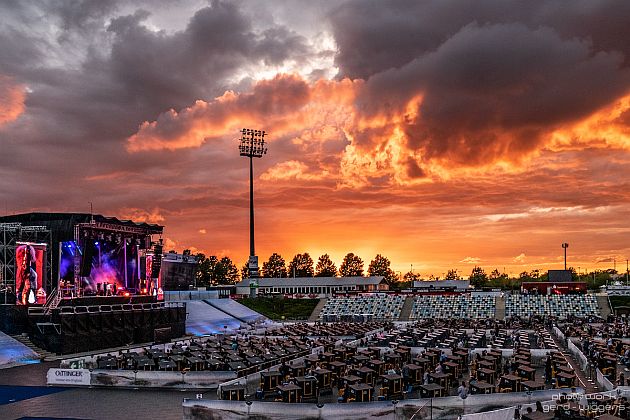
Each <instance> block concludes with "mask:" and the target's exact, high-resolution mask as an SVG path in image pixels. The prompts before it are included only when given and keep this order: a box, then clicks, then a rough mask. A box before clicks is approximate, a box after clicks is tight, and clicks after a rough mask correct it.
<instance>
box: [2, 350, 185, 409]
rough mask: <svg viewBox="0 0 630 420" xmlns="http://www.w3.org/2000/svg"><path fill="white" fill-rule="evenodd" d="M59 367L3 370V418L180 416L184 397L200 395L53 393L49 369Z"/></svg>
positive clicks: (97, 391)
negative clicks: (50, 386)
mask: <svg viewBox="0 0 630 420" xmlns="http://www.w3.org/2000/svg"><path fill="white" fill-rule="evenodd" d="M56 366H58V362H56V363H41V364H34V365H26V366H19V367H13V368H10V369H0V419H2V420H11V419H20V418H26V417H29V418H63V419H94V420H97V419H115V420H125V419H133V420H140V419H147V418H149V419H181V418H182V413H183V411H182V406H181V403H182V399H183V398H195V396H196V395H197V392H196V391H184V392H182V391H142V390H119V389H117V390H114V389H111V390H110V389H94V388H93V389H84V388H63V389H62V390H61V391H59V392H53V393H50V392H51V391H53V389H51V388H48V387H46V371H47V370H48V369H49V368H51V367H56ZM24 387H27V388H24ZM58 390H59V389H58V388H54V391H58ZM21 398H25V399H23V400H20V399H21ZM11 400H15V402H11Z"/></svg>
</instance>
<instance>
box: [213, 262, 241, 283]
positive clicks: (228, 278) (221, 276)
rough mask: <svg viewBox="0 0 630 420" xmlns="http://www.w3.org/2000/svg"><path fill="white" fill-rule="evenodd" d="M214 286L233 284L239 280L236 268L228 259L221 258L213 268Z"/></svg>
mask: <svg viewBox="0 0 630 420" xmlns="http://www.w3.org/2000/svg"><path fill="white" fill-rule="evenodd" d="M214 278H215V281H216V284H234V283H236V282H237V281H238V279H239V273H238V268H236V264H234V263H233V262H232V260H231V259H230V257H223V258H221V259H220V260H219V262H218V263H217V265H216V266H215V268H214Z"/></svg>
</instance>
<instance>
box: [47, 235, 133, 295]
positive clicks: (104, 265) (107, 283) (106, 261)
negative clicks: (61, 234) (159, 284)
mask: <svg viewBox="0 0 630 420" xmlns="http://www.w3.org/2000/svg"><path fill="white" fill-rule="evenodd" d="M75 258H76V259H77V261H76V262H77V268H79V270H80V273H78V274H79V275H78V277H79V278H80V279H81V281H82V284H81V290H82V292H83V294H84V295H88V296H89V295H99V296H108V295H121V294H125V293H127V292H130V293H138V292H140V279H141V278H142V272H141V267H140V265H139V264H138V263H139V249H138V246H137V244H135V243H132V242H130V241H125V240H119V241H116V240H113V241H108V240H87V241H84V242H83V243H82V244H81V246H78V245H77V244H76V243H75V242H74V241H69V242H62V243H61V252H60V259H59V280H60V281H64V282H68V283H73V282H74V277H75V273H74V271H75Z"/></svg>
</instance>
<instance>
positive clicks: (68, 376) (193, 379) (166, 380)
mask: <svg viewBox="0 0 630 420" xmlns="http://www.w3.org/2000/svg"><path fill="white" fill-rule="evenodd" d="M234 378H236V372H228V371H214V372H212V371H201V372H188V373H186V374H182V373H181V372H153V371H142V370H139V371H137V372H135V373H134V372H133V371H130V370H93V371H89V370H87V369H49V370H48V374H47V375H46V382H47V384H48V385H75V386H105V387H134V388H201V389H208V388H209V389H214V388H217V387H218V386H219V384H220V383H222V382H226V381H229V380H231V379H234Z"/></svg>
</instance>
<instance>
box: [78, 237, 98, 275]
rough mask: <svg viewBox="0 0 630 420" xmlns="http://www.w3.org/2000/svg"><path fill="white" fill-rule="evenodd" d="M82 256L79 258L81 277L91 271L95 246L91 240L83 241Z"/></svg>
mask: <svg viewBox="0 0 630 420" xmlns="http://www.w3.org/2000/svg"><path fill="white" fill-rule="evenodd" d="M83 248H84V249H83V257H82V258H81V272H80V275H81V277H88V276H89V275H90V273H91V272H92V258H93V257H94V255H95V254H96V246H95V245H94V243H93V242H92V241H91V240H89V239H88V240H86V241H85V246H84V247H83Z"/></svg>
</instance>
